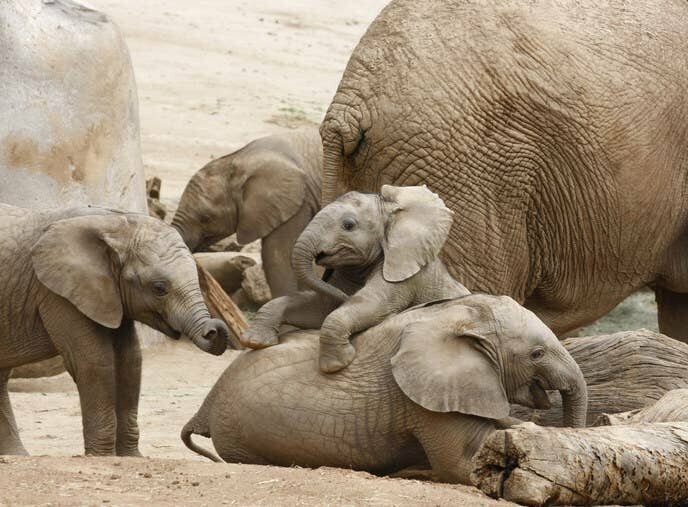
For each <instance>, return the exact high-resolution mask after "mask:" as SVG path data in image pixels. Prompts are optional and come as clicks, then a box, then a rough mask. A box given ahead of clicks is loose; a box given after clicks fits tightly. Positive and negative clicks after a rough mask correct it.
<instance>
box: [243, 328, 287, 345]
mask: <svg viewBox="0 0 688 507" xmlns="http://www.w3.org/2000/svg"><path fill="white" fill-rule="evenodd" d="M239 341H240V342H241V344H242V345H243V346H244V347H248V348H250V349H264V348H266V347H272V346H273V345H277V344H278V343H279V337H278V336H277V333H276V332H275V330H274V329H270V328H263V327H257V326H256V327H254V326H250V327H249V328H248V329H247V330H246V331H244V332H243V333H242V335H241V338H239Z"/></svg>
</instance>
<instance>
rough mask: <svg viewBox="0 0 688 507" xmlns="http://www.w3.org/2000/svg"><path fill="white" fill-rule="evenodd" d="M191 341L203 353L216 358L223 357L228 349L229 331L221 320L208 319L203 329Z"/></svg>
mask: <svg viewBox="0 0 688 507" xmlns="http://www.w3.org/2000/svg"><path fill="white" fill-rule="evenodd" d="M190 338H191V341H192V342H193V343H194V345H196V346H197V347H198V348H199V349H201V350H202V351H203V352H208V353H209V354H213V355H214V356H219V355H222V354H223V353H224V351H225V349H226V348H227V340H228V338H229V330H228V329H227V326H226V324H225V323H224V322H222V321H221V320H220V319H208V320H207V321H206V322H205V324H204V325H203V328H202V329H201V330H200V331H199V332H198V333H196V334H194V335H191V336H190Z"/></svg>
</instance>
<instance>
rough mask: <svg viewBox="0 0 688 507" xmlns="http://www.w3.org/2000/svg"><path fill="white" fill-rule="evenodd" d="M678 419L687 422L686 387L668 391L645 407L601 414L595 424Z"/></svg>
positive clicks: (687, 392) (687, 394) (610, 424)
mask: <svg viewBox="0 0 688 507" xmlns="http://www.w3.org/2000/svg"><path fill="white" fill-rule="evenodd" d="M679 421H685V422H688V389H674V390H673V391H669V392H668V393H666V394H665V395H664V396H662V397H661V398H660V399H659V401H657V402H656V403H654V404H652V405H649V406H647V407H645V408H640V409H637V410H631V411H629V412H620V413H618V414H602V415H601V416H600V417H599V418H598V419H597V421H596V422H595V426H615V425H618V424H639V423H656V422H679Z"/></svg>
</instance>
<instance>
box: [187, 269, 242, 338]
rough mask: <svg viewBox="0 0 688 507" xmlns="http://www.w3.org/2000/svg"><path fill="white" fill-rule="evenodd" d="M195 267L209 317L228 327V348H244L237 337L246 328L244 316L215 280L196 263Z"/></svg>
mask: <svg viewBox="0 0 688 507" xmlns="http://www.w3.org/2000/svg"><path fill="white" fill-rule="evenodd" d="M196 267H197V268H198V281H199V282H200V285H201V291H202V292H203V297H204V299H205V303H206V305H207V306H208V310H209V311H210V315H212V316H213V317H215V318H219V319H222V320H223V321H225V323H226V324H227V327H229V331H230V333H229V334H230V336H229V337H228V340H229V344H230V346H231V347H232V348H233V349H236V350H241V349H243V348H244V347H243V345H241V343H240V342H239V337H240V336H241V333H243V332H244V330H245V329H246V328H247V327H248V322H247V321H246V317H244V314H243V313H242V312H241V310H240V309H239V307H238V306H237V305H236V304H234V301H232V299H231V298H230V297H229V296H228V295H227V293H226V292H225V291H224V290H222V287H221V286H220V284H219V283H218V282H217V280H215V279H214V278H213V277H212V275H211V274H210V273H208V271H206V270H205V269H204V268H203V267H202V266H201V265H200V264H198V262H196Z"/></svg>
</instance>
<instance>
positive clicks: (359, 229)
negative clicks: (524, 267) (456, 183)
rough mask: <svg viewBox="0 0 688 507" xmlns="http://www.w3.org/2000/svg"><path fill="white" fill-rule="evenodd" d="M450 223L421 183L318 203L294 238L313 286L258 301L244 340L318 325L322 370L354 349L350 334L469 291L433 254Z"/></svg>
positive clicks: (271, 339)
mask: <svg viewBox="0 0 688 507" xmlns="http://www.w3.org/2000/svg"><path fill="white" fill-rule="evenodd" d="M451 225H452V212H451V211H450V210H449V209H448V208H447V207H446V206H445V205H444V202H442V200H441V199H440V198H439V197H438V196H437V195H436V194H434V193H432V192H431V191H430V190H428V189H427V188H426V187H425V186H422V187H393V186H389V185H385V186H383V187H382V191H381V193H380V194H379V195H378V194H362V193H359V192H350V193H348V194H346V195H344V196H342V197H340V198H339V199H337V200H336V201H335V202H333V203H331V204H330V205H328V206H326V207H325V208H323V209H322V210H320V212H319V213H318V214H317V215H316V216H315V217H314V218H313V220H312V221H311V222H310V223H309V224H308V227H306V229H305V230H304V231H303V233H301V235H300V236H299V239H298V241H297V242H296V245H294V252H293V254H292V265H293V267H294V271H295V272H296V274H297V276H298V278H299V280H300V281H302V282H303V283H304V284H305V285H306V286H308V287H311V288H313V289H314V290H315V292H313V291H304V292H299V293H296V294H293V295H289V296H285V297H282V298H278V299H275V300H273V301H271V302H270V303H268V304H267V305H265V306H263V308H261V309H260V311H259V312H258V314H257V315H256V319H255V320H254V322H253V324H252V326H251V327H250V328H249V329H248V330H247V331H246V332H245V333H244V335H243V337H242V338H241V341H242V343H243V344H244V345H246V346H247V347H251V348H261V347H267V346H270V345H275V344H276V343H278V333H279V328H280V325H282V324H291V325H294V326H297V327H301V328H303V329H307V328H311V329H316V328H319V327H322V329H321V331H320V368H321V370H322V371H324V372H328V373H332V372H335V371H338V370H340V369H342V368H344V367H345V366H347V365H348V364H349V363H350V362H351V361H352V360H353V358H354V356H355V354H356V351H355V349H354V347H353V346H352V345H351V343H350V342H349V338H350V337H351V335H352V334H354V333H357V332H359V331H363V330H365V329H368V328H369V327H372V326H374V325H376V324H378V323H380V322H382V321H383V320H384V319H385V317H387V316H388V315H391V314H393V313H398V312H400V311H402V310H404V309H406V308H408V307H410V306H413V305H418V304H421V303H427V302H429V301H434V300H438V299H446V298H454V297H458V296H463V295H466V294H468V290H467V289H466V288H465V287H464V286H463V285H461V284H460V283H458V282H457V281H456V280H454V279H453V278H452V277H451V275H450V274H449V272H448V271H447V269H446V268H445V266H444V264H443V263H442V261H441V260H440V259H439V258H438V257H437V256H438V254H439V252H440V250H441V248H442V245H444V242H445V240H446V239H447V235H448V234H449V229H450V228H451ZM313 261H315V262H317V263H318V264H319V265H321V266H323V267H325V268H327V269H330V270H333V271H334V272H333V274H332V275H331V276H330V277H329V280H328V281H329V282H330V283H327V282H325V281H323V280H321V279H319V278H318V277H316V276H315V274H314V273H313V268H312V266H313ZM351 293H354V295H353V296H351V297H350V298H349V297H348V296H347V294H351ZM342 301H344V303H343V304H341V306H339V305H340V303H341V302H342Z"/></svg>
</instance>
